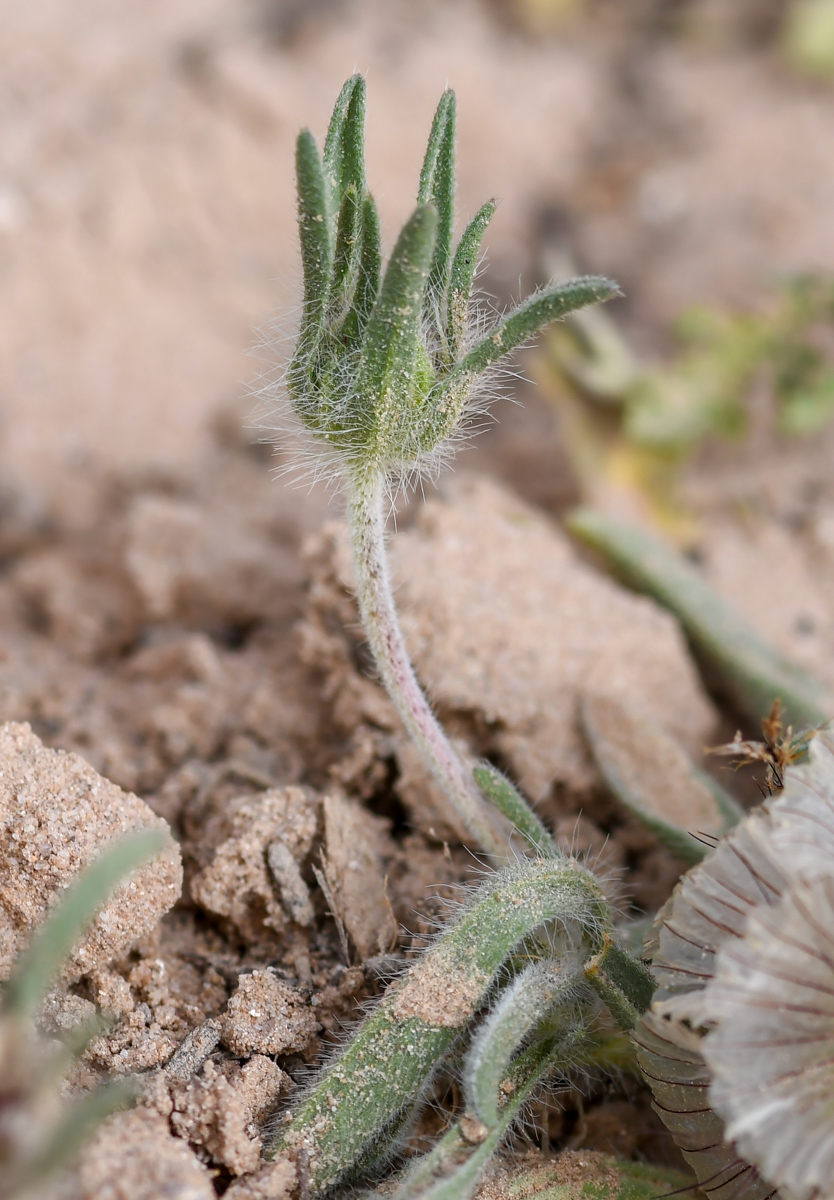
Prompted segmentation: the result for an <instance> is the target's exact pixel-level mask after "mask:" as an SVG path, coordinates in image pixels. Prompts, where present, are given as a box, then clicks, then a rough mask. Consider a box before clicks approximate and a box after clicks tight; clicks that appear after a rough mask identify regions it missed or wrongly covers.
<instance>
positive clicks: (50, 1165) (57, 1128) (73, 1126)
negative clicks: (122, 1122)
mask: <svg viewBox="0 0 834 1200" xmlns="http://www.w3.org/2000/svg"><path fill="white" fill-rule="evenodd" d="M136 1093H137V1085H136V1081H135V1080H131V1079H116V1080H113V1081H112V1082H111V1083H105V1084H102V1085H101V1087H97V1088H96V1089H95V1091H93V1092H90V1093H89V1094H88V1095H86V1096H83V1097H82V1098H81V1099H79V1100H74V1101H72V1103H71V1104H69V1105H68V1106H67V1108H66V1109H65V1111H64V1113H63V1115H62V1116H61V1118H60V1119H59V1120H58V1122H57V1124H55V1125H54V1126H53V1128H52V1129H50V1130H48V1131H47V1132H46V1134H45V1137H44V1138H43V1140H42V1141H41V1143H40V1145H39V1147H38V1150H37V1153H36V1154H35V1156H34V1157H33V1158H32V1159H30V1160H29V1162H28V1163H25V1164H23V1166H22V1169H21V1170H20V1174H19V1175H18V1176H17V1178H15V1179H14V1183H13V1188H14V1192H13V1193H12V1194H17V1193H19V1192H27V1191H29V1189H31V1188H32V1187H34V1186H35V1185H36V1184H41V1183H43V1182H44V1181H45V1180H46V1179H47V1177H48V1176H50V1175H51V1174H52V1173H53V1172H54V1171H56V1170H58V1168H59V1167H63V1166H67V1165H68V1164H69V1163H70V1162H71V1161H72V1159H73V1157H74V1156H75V1155H76V1154H77V1153H78V1151H79V1150H80V1149H81V1147H82V1146H83V1145H84V1143H85V1142H86V1141H87V1140H88V1138H89V1137H90V1136H91V1135H92V1134H93V1133H95V1131H96V1129H98V1127H99V1125H100V1124H101V1123H102V1121H104V1120H105V1119H106V1118H107V1117H109V1116H111V1115H112V1114H113V1113H114V1112H117V1111H118V1110H119V1109H120V1108H126V1107H127V1106H128V1105H129V1104H131V1102H132V1101H133V1100H134V1099H135V1098H136ZM4 1182H5V1181H4ZM3 1192H4V1194H8V1193H6V1192H5V1189H3Z"/></svg>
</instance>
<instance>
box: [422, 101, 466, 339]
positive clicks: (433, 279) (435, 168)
mask: <svg viewBox="0 0 834 1200" xmlns="http://www.w3.org/2000/svg"><path fill="white" fill-rule="evenodd" d="M456 125H457V101H456V99H455V93H454V92H453V91H451V90H450V89H447V90H446V91H445V92H444V93H443V95H442V96H441V97H440V103H439V104H438V106H437V111H436V112H435V114H434V120H433V122H432V127H431V133H430V134H429V142H428V146H427V148H426V156H425V159H424V160H423V169H422V171H421V172H420V189H419V192H418V196H417V203H418V204H432V205H434V207H435V208H436V209H437V239H436V241H435V245H434V257H433V259H432V265H431V270H430V272H429V283H428V287H427V289H426V307H427V309H428V310H429V314H430V315H432V314H434V313H435V312H437V313H439V310H440V306H441V303H442V300H443V297H444V295H445V294H446V285H447V283H448V279H449V267H450V264H451V259H452V234H453V232H454V224H455V132H456Z"/></svg>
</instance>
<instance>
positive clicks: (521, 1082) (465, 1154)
mask: <svg viewBox="0 0 834 1200" xmlns="http://www.w3.org/2000/svg"><path fill="white" fill-rule="evenodd" d="M561 1051H562V1046H561V1044H560V1043H559V1042H558V1039H549V1040H548V1041H545V1042H539V1043H537V1044H536V1045H534V1046H531V1047H530V1049H529V1050H525V1051H524V1052H523V1053H522V1054H520V1055H519V1056H518V1058H517V1059H516V1060H515V1062H514V1063H513V1065H512V1069H511V1072H510V1075H509V1077H508V1080H507V1083H508V1085H509V1086H508V1088H507V1092H508V1095H509V1099H508V1100H507V1103H506V1104H505V1105H504V1107H503V1108H502V1109H501V1113H500V1115H499V1118H498V1121H497V1122H496V1124H495V1125H494V1126H493V1127H492V1128H491V1129H488V1128H486V1127H484V1138H483V1141H481V1142H475V1143H473V1142H472V1141H471V1140H470V1138H469V1137H466V1136H464V1134H463V1130H462V1126H461V1125H460V1124H458V1125H455V1126H453V1128H452V1129H450V1130H449V1132H448V1133H447V1134H446V1135H445V1136H444V1137H442V1138H441V1139H440V1141H439V1142H438V1144H437V1145H436V1146H435V1147H434V1149H433V1150H432V1151H431V1152H430V1153H429V1154H426V1155H424V1156H423V1157H422V1158H421V1159H418V1160H417V1162H416V1163H415V1164H414V1165H413V1167H412V1168H411V1169H410V1170H409V1171H407V1172H406V1175H405V1178H404V1180H403V1182H402V1183H401V1185H400V1186H399V1187H398V1188H397V1190H396V1191H395V1192H394V1193H393V1195H392V1197H391V1200H468V1197H470V1196H471V1195H472V1193H473V1192H474V1190H475V1188H476V1186H477V1184H478V1180H479V1179H480V1177H481V1175H482V1174H483V1172H484V1170H485V1169H486V1167H487V1165H488V1164H489V1161H490V1159H491V1158H492V1156H493V1154H494V1153H495V1151H496V1150H497V1149H498V1147H499V1146H500V1144H501V1142H502V1141H503V1140H504V1138H505V1137H506V1135H507V1132H508V1130H509V1128H510V1126H511V1125H512V1123H513V1121H514V1120H515V1118H516V1117H517V1116H518V1114H519V1112H520V1110H521V1109H522V1107H523V1106H524V1105H525V1104H526V1103H527V1101H528V1100H529V1099H530V1098H531V1096H532V1095H533V1093H534V1092H535V1090H536V1088H538V1087H539V1085H540V1084H541V1083H542V1081H543V1080H544V1079H546V1077H547V1075H548V1074H549V1073H550V1072H551V1071H552V1070H553V1068H554V1067H555V1066H556V1065H557V1064H558V1062H559V1061H560V1060H561Z"/></svg>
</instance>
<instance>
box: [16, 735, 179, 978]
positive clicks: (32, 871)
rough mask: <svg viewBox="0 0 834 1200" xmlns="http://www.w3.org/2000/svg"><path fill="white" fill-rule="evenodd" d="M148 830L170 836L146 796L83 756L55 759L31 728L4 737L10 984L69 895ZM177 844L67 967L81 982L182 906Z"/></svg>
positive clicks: (120, 894) (137, 879)
mask: <svg viewBox="0 0 834 1200" xmlns="http://www.w3.org/2000/svg"><path fill="white" fill-rule="evenodd" d="M139 829H167V825H166V824H165V822H164V821H162V820H161V819H160V818H159V817H156V816H154V814H153V813H152V812H151V810H150V809H149V808H148V806H147V805H146V804H145V803H144V801H142V800H140V799H139V797H138V796H134V795H131V794H130V793H126V792H123V791H122V789H121V788H119V787H117V786H116V784H114V783H111V782H110V781H109V780H107V779H103V778H102V777H101V776H100V775H99V774H98V773H97V772H96V771H94V770H93V768H92V767H91V766H89V764H88V763H86V762H84V760H83V759H82V758H79V756H78V755H76V754H66V753H64V752H63V751H60V750H48V749H47V748H46V747H45V746H44V745H43V744H42V743H41V741H40V739H39V738H38V737H36V736H35V734H34V733H33V732H32V730H31V728H30V727H29V726H28V725H15V724H7V725H4V726H3V727H2V728H1V729H0V880H2V883H0V977H2V978H6V977H8V974H9V970H10V968H11V965H12V963H13V962H14V959H15V957H16V956H17V954H19V953H20V951H21V950H22V948H23V947H24V945H25V944H26V942H27V941H28V939H29V936H30V934H31V932H32V930H33V929H35V928H37V926H38V925H40V924H41V922H42V921H43V919H44V917H45V915H46V914H47V912H48V911H49V910H50V909H51V908H52V907H53V906H54V904H55V903H56V902H57V901H58V900H59V899H60V896H61V893H62V892H63V890H64V889H65V888H66V887H67V885H68V884H70V883H71V882H72V881H73V880H74V879H75V878H76V877H77V875H78V874H79V872H80V871H82V870H83V868H84V867H85V866H87V865H88V863H91V862H92V861H93V860H94V859H95V858H96V857H97V856H98V855H99V854H100V853H101V851H102V850H103V849H104V847H105V846H107V845H108V844H109V843H111V842H113V841H115V840H116V839H118V838H119V837H121V836H123V835H124V834H126V833H128V832H131V831H133V830H139ZM181 887H182V867H181V864H180V854H179V849H178V848H177V847H176V845H175V844H174V842H173V840H172V841H171V843H170V846H169V847H168V848H166V849H165V850H164V851H163V852H162V853H161V854H160V855H158V856H157V857H156V858H155V859H154V860H153V862H150V863H148V864H146V865H145V866H143V867H140V868H139V869H138V870H136V871H134V872H133V874H132V875H131V877H130V879H129V880H128V881H127V882H126V883H124V884H123V885H122V886H121V887H120V888H119V890H118V891H117V892H116V894H115V895H114V896H113V898H112V899H111V900H110V902H109V903H108V904H106V905H105V906H104V908H102V909H101V911H100V912H99V914H98V916H97V917H96V919H95V922H94V924H93V925H92V927H91V928H90V929H89V931H88V932H87V933H86V934H85V935H84V937H83V938H82V939H81V941H80V942H79V943H78V945H77V946H76V948H75V949H74V951H73V953H72V955H71V956H70V958H69V959H68V960H67V962H66V965H65V967H64V969H63V976H64V978H65V979H67V980H71V979H77V978H78V977H79V976H81V975H83V974H84V973H86V972H88V971H90V970H92V969H93V968H95V967H96V966H98V965H101V964H104V963H107V962H108V961H109V960H111V959H112V958H114V957H116V956H117V955H119V954H123V953H124V952H125V951H126V950H128V949H129V948H130V947H131V946H132V945H134V944H135V943H136V941H138V939H139V938H141V937H143V936H145V935H146V934H148V933H150V932H151V930H152V929H153V928H154V926H155V925H156V924H157V922H158V920H159V918H160V917H161V916H162V914H163V913H165V912H167V911H168V909H169V908H171V907H172V905H173V904H174V902H175V901H176V900H177V899H178V898H179V895H180V890H181Z"/></svg>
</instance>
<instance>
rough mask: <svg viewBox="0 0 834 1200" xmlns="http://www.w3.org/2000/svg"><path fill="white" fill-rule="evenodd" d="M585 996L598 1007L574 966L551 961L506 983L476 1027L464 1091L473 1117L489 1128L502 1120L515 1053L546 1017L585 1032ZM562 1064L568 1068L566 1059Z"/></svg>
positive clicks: (536, 966) (464, 1074)
mask: <svg viewBox="0 0 834 1200" xmlns="http://www.w3.org/2000/svg"><path fill="white" fill-rule="evenodd" d="M583 997H584V999H585V1001H586V1004H587V1003H588V1002H589V1001H590V1002H591V1004H592V1006H593V1007H594V1008H596V1007H598V1002H597V1001H596V997H594V996H593V994H592V992H591V991H590V989H589V987H588V986H587V984H586V983H585V980H584V979H583V977H582V975H581V974H579V973H578V972H577V970H576V968H575V967H574V968H573V970H571V969H565V968H563V967H561V966H560V965H559V964H558V963H556V962H553V961H551V960H548V959H545V960H543V961H541V962H535V963H531V964H530V966H529V967H527V968H526V969H525V970H524V971H522V972H521V974H520V975H518V976H517V977H516V978H515V979H514V980H513V981H512V983H510V984H508V985H507V987H506V988H505V989H504V990H503V991H502V992H501V994H500V995H499V997H498V999H497V1001H496V1004H495V1007H494V1008H493V1009H492V1010H491V1011H490V1013H489V1014H488V1015H487V1016H486V1017H485V1019H484V1020H483V1021H482V1022H481V1024H480V1026H479V1027H478V1031H477V1033H476V1034H475V1036H474V1037H473V1038H472V1044H471V1045H470V1047H469V1051H468V1053H467V1055H466V1062H465V1064H464V1068H463V1088H464V1097H465V1101H466V1108H467V1111H468V1112H469V1113H470V1114H471V1116H473V1117H476V1118H477V1119H478V1120H479V1121H482V1122H483V1123H484V1124H485V1125H486V1126H487V1127H488V1128H491V1127H492V1126H493V1125H495V1124H496V1123H497V1122H498V1120H499V1110H500V1107H501V1101H502V1099H504V1097H503V1096H502V1094H501V1088H500V1085H501V1081H502V1080H503V1079H504V1078H505V1076H506V1075H507V1073H508V1071H509V1069H510V1063H511V1062H512V1059H513V1057H514V1056H515V1054H516V1053H517V1052H518V1050H519V1049H520V1047H521V1046H522V1045H523V1044H524V1042H525V1041H526V1040H527V1039H528V1038H529V1036H530V1034H531V1033H532V1032H533V1030H535V1029H536V1027H537V1026H538V1025H540V1024H541V1022H542V1021H543V1020H544V1019H545V1018H548V1022H549V1023H553V1024H554V1025H555V1024H556V1022H557V1021H558V1020H559V1018H561V1023H562V1024H563V1026H564V1032H565V1033H569V1032H571V1031H573V1030H577V1029H578V1028H579V1027H580V1026H581V1027H582V1029H583V1030H584V1029H585V1028H587V1026H586V1024H585V1023H584V1022H583V1021H582V1020H581V1018H580V1016H579V1013H578V1011H577V1010H578V1008H579V1004H580V1002H581V998H583ZM557 1036H558V1035H557ZM563 1065H564V1066H567V1065H568V1060H567V1059H565V1060H563Z"/></svg>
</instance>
